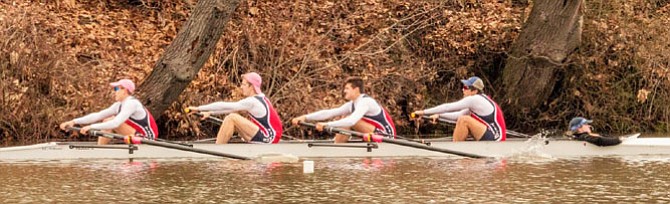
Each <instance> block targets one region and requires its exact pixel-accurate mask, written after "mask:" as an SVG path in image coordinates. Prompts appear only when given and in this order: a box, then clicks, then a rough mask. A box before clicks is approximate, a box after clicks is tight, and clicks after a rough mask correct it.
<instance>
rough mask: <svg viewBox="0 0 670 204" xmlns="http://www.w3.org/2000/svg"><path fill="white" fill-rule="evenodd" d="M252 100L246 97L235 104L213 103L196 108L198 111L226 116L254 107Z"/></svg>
mask: <svg viewBox="0 0 670 204" xmlns="http://www.w3.org/2000/svg"><path fill="white" fill-rule="evenodd" d="M253 100H255V99H254V98H251V97H247V98H245V99H242V100H240V101H237V102H214V103H210V104H207V105H202V106H198V110H200V111H207V112H212V114H226V113H232V112H236V111H249V110H251V109H252V108H253V107H254V101H253Z"/></svg>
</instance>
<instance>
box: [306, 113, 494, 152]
mask: <svg viewBox="0 0 670 204" xmlns="http://www.w3.org/2000/svg"><path fill="white" fill-rule="evenodd" d="M300 125H303V126H307V127H313V128H314V127H316V125H314V124H312V123H305V122H300ZM325 130H326V131H328V132H334V133H341V134H342V133H343V134H346V135H351V136H355V137H359V138H363V137H364V136H365V134H364V133H360V132H356V131H351V130H345V129H340V128H334V127H327V128H325ZM382 142H386V143H391V144H396V145H401V146H407V147H414V148H418V149H424V150H428V151H434V152H442V153H447V154H454V155H458V156H464V157H471V158H487V157H485V156H481V155H476V154H470V153H466V152H459V151H453V150H448V149H442V148H437V147H431V146H426V145H423V144H419V143H414V142H406V141H402V140H394V139H390V138H386V137H382Z"/></svg>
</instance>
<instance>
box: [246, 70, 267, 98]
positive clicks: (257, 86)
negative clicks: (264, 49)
mask: <svg viewBox="0 0 670 204" xmlns="http://www.w3.org/2000/svg"><path fill="white" fill-rule="evenodd" d="M242 78H244V79H246V80H247V81H248V82H249V83H250V84H251V85H252V86H254V90H255V91H256V93H257V94H259V93H262V92H261V83H262V82H263V79H261V75H258V73H256V72H249V73H246V74H244V75H242Z"/></svg>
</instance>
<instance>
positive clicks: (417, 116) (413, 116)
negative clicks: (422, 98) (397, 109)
mask: <svg viewBox="0 0 670 204" xmlns="http://www.w3.org/2000/svg"><path fill="white" fill-rule="evenodd" d="M422 115H423V111H414V112H412V113H410V114H409V117H410V118H411V119H414V120H421V116H422Z"/></svg>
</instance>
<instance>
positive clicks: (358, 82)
mask: <svg viewBox="0 0 670 204" xmlns="http://www.w3.org/2000/svg"><path fill="white" fill-rule="evenodd" d="M347 84H351V88H358V90H360V91H361V93H365V87H364V84H363V79H361V78H360V77H349V78H348V79H347V81H346V82H345V83H344V85H347Z"/></svg>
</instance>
